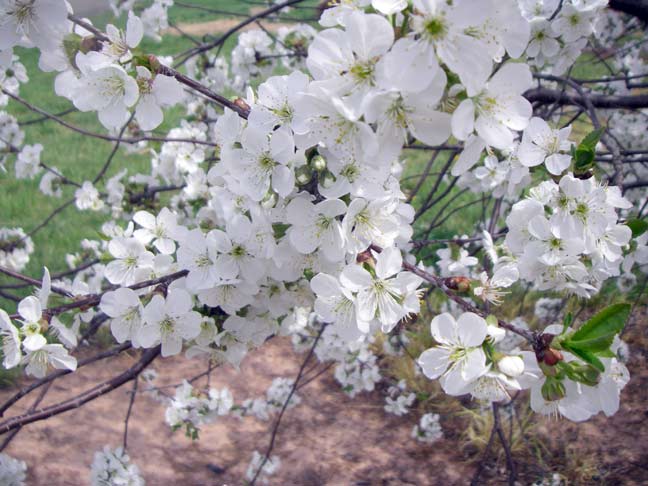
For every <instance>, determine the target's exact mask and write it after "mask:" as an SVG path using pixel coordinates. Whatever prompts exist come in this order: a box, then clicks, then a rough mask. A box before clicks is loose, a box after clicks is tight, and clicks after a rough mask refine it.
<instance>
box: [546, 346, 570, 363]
mask: <svg viewBox="0 0 648 486" xmlns="http://www.w3.org/2000/svg"><path fill="white" fill-rule="evenodd" d="M564 359H565V358H564V356H563V354H562V353H561V352H560V351H558V350H557V349H553V348H549V349H546V350H545V352H544V357H543V361H544V362H545V364H548V365H549V366H554V365H555V364H556V363H558V361H562V360H564Z"/></svg>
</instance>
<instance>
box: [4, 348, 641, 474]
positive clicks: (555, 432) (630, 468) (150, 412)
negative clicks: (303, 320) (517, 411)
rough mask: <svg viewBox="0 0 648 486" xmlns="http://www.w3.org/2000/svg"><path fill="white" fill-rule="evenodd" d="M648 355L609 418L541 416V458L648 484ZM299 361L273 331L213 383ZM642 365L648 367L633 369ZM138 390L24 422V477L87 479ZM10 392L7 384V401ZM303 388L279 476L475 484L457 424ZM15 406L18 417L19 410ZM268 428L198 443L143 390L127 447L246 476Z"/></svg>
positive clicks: (187, 466) (77, 385) (19, 451)
mask: <svg viewBox="0 0 648 486" xmlns="http://www.w3.org/2000/svg"><path fill="white" fill-rule="evenodd" d="M646 357H647V355H646V353H641V352H635V353H634V354H633V358H634V359H633V361H632V363H631V372H632V371H634V372H635V373H634V376H633V379H632V380H631V382H630V384H629V385H628V386H627V387H626V389H625V390H624V392H623V396H622V405H621V410H620V411H619V413H618V414H617V415H615V416H614V417H612V418H611V419H605V418H604V417H601V416H599V417H597V418H595V419H594V420H592V421H590V422H587V423H585V424H580V425H571V424H568V423H567V422H565V421H556V420H545V421H543V422H542V426H541V429H542V430H543V432H544V434H545V435H546V437H547V438H548V439H546V440H547V442H546V443H547V445H548V446H549V447H550V448H551V450H552V451H554V456H555V457H553V458H551V460H550V461H548V463H547V466H545V467H546V468H547V469H548V470H554V471H555V470H558V471H560V467H561V466H565V467H566V466H567V464H568V463H567V462H566V461H567V459H566V458H568V457H569V456H570V454H571V453H572V452H573V450H574V446H577V449H579V450H580V453H579V457H582V458H583V459H582V461H584V464H583V465H582V466H583V467H590V466H591V465H593V466H594V467H595V469H596V471H597V472H596V474H594V475H593V476H592V482H590V481H587V482H586V483H581V484H637V485H638V484H648V471H647V468H648V450H647V449H648V448H647V447H646V446H648V410H647V409H646V398H647V393H646V390H647V389H648V379H647V377H646V375H647V374H646V371H645V370H646V364H647V363H646ZM135 359H136V356H135V355H133V356H122V357H120V358H119V359H117V360H115V362H114V364H113V365H112V366H114V368H113V367H112V366H111V368H108V367H107V366H105V364H104V363H95V364H93V365H89V366H87V367H84V368H82V369H81V370H80V371H79V372H77V373H74V374H73V375H69V376H66V377H64V378H62V379H59V380H57V381H56V382H55V385H54V386H53V387H52V388H51V389H50V391H49V393H48V394H47V396H46V399H45V400H44V402H43V403H44V404H45V405H47V404H49V403H53V402H55V401H58V400H60V399H62V398H63V397H69V396H70V395H71V394H73V393H78V392H80V391H82V390H85V389H87V388H90V387H91V386H92V385H93V384H94V383H96V382H97V381H99V380H104V379H107V378H109V377H110V376H111V375H112V374H116V372H117V370H116V368H120V369H121V368H126V367H127V366H129V364H131V363H132V362H133V361H134V360H135ZM301 359H302V358H301V357H300V356H299V355H297V354H295V353H294V352H293V350H292V347H291V345H290V343H289V342H288V341H287V340H286V339H285V338H284V339H275V340H273V341H272V342H269V343H267V344H266V345H264V347H263V348H262V349H261V350H259V351H257V352H256V353H252V354H250V356H248V357H247V358H246V360H245V361H244V362H243V364H242V366H241V370H240V372H237V371H236V370H234V369H233V368H231V367H222V368H219V369H216V370H215V371H214V372H213V374H212V379H211V385H212V386H214V387H216V388H219V387H222V386H227V387H229V388H230V390H231V391H232V393H233V394H234V398H235V401H237V402H239V403H240V402H241V401H242V400H243V399H245V398H250V397H256V396H259V395H261V394H263V393H264V392H265V390H266V389H267V387H268V386H269V384H270V383H271V381H272V379H273V378H275V377H279V376H282V377H294V376H295V375H296V373H297V370H298V368H299V365H300V364H301ZM320 366H321V365H320ZM152 367H153V368H154V369H155V370H156V371H157V372H158V373H159V378H158V383H159V384H160V385H163V384H171V383H177V382H178V381H179V380H180V379H181V378H182V377H187V376H193V375H196V374H198V373H200V372H201V371H203V370H204V365H203V363H201V362H200V361H197V360H193V361H188V360H186V359H184V358H182V357H174V358H169V359H158V360H157V361H155V362H154V363H153V365H152ZM639 369H641V370H643V372H641V373H637V370H639ZM200 384H201V382H198V385H200ZM202 384H204V382H203V383H202ZM142 386H144V385H142ZM130 390H131V385H130V384H128V385H125V386H124V387H122V388H120V389H118V390H116V391H113V392H112V393H111V394H109V395H106V396H103V397H101V398H99V399H98V400H95V401H94V402H91V403H89V404H87V405H85V406H84V407H82V408H80V409H77V410H73V411H70V412H67V413H65V414H62V415H59V416H57V417H54V418H52V419H49V420H46V421H42V422H36V423H33V424H30V425H28V426H26V427H25V428H24V429H23V430H22V431H21V432H20V433H19V434H18V436H17V437H16V438H15V440H14V441H13V442H12V443H11V445H10V446H9V447H8V449H7V452H8V453H9V454H10V455H12V456H14V457H17V458H20V459H22V460H24V461H26V462H27V464H28V468H29V469H28V484H29V485H37V486H40V485H51V486H59V485H60V486H63V485H66V486H67V485H83V484H88V479H89V471H90V469H89V466H90V464H91V463H92V459H93V455H94V452H95V451H96V450H98V449H100V448H102V447H103V446H104V445H106V444H108V445H111V446H113V447H115V446H117V445H119V444H121V442H122V437H123V425H124V424H123V421H124V417H125V415H126V410H127V407H128V392H129V391H130ZM9 393H10V392H9V391H3V392H2V393H0V400H2V399H4V398H6V397H7V396H8V395H9ZM300 396H301V397H302V399H303V402H302V403H301V404H300V405H299V406H297V407H296V408H293V409H291V410H289V411H288V412H287V413H286V416H285V419H284V421H283V422H282V426H281V429H280V432H279V434H278V437H277V444H276V447H275V450H274V453H275V454H277V455H279V457H280V458H281V462H282V466H281V468H280V470H279V473H278V474H277V475H275V476H273V477H272V479H271V481H270V484H272V485H282V486H293V485H294V486H302V485H304V486H311V485H312V486H315V485H332V486H338V485H349V486H351V485H353V486H373V485H389V486H392V485H454V484H467V483H468V480H467V479H466V478H471V477H472V473H473V471H474V464H473V463H471V462H470V461H469V456H468V454H469V451H468V450H466V448H464V449H463V450H462V448H461V447H460V446H459V443H458V441H457V440H456V438H457V437H458V436H459V434H460V433H461V430H454V431H446V432H447V433H448V432H449V433H448V434H447V435H448V436H449V437H448V438H446V439H443V440H441V441H439V442H437V443H435V444H433V445H425V444H420V443H416V442H414V441H413V440H411V439H410V432H411V429H412V427H413V425H414V423H415V420H416V418H415V417H413V416H411V414H410V416H407V417H404V418H398V417H395V416H393V415H389V414H386V413H385V412H384V411H383V404H384V401H383V397H382V395H381V394H380V392H378V391H376V392H373V393H367V394H363V395H360V396H357V397H356V398H355V399H351V398H348V397H347V396H346V395H344V394H343V393H342V391H341V390H340V387H339V386H338V385H337V384H336V382H335V380H334V378H333V376H332V371H331V370H328V371H327V372H326V373H324V374H322V376H321V377H320V378H318V379H317V380H315V381H313V382H311V383H310V384H309V385H308V386H307V387H306V388H304V389H302V390H301V391H300ZM31 400H32V399H31V398H30V399H29V400H28V401H26V403H24V404H23V407H24V408H26V407H28V406H29V404H30V402H31ZM18 408H19V407H16V409H12V411H11V415H13V413H18V412H19V411H21V410H18ZM24 408H23V409H24ZM270 428H271V422H262V421H259V420H256V419H254V418H251V417H249V418H245V419H242V420H241V419H237V418H234V417H228V418H225V419H222V420H221V421H219V422H216V423H214V424H211V425H207V426H205V427H204V428H203V429H202V431H201V436H200V440H198V441H196V442H192V441H191V440H190V439H187V438H186V437H185V436H184V433H183V432H182V431H178V432H175V433H172V432H171V430H170V429H169V427H168V426H167V425H166V424H165V423H164V407H163V406H162V405H161V404H160V403H158V402H156V401H155V400H154V399H152V398H151V397H150V396H147V395H138V397H137V400H136V401H135V404H134V409H133V413H132V417H131V420H130V425H129V434H128V453H129V454H130V456H131V457H132V459H133V461H134V462H135V463H136V464H137V465H138V466H139V467H140V470H141V472H142V475H143V477H144V478H145V479H146V481H147V484H148V485H155V486H157V485H176V484H179V485H214V486H217V485H218V486H223V485H228V486H232V485H241V484H244V476H245V471H246V469H247V466H248V463H249V461H250V458H251V456H252V452H253V451H254V450H259V451H264V450H265V448H266V446H267V444H268V440H269V430H270ZM588 461H589V462H588ZM589 463H591V465H590V464H589ZM502 467H503V464H502V465H501V466H500V467H499V469H498V470H494V469H492V468H490V467H489V468H487V469H486V471H485V475H484V477H485V478H486V480H487V481H488V483H489V484H502V483H501V482H498V481H493V480H488V478H489V477H494V476H498V475H499V478H500V480H501V478H505V474H502V473H503V472H504V470H503V469H502ZM519 467H520V472H521V476H520V483H519V484H530V483H531V482H532V480H531V479H528V481H527V479H525V478H532V477H534V476H533V475H532V474H531V473H530V472H529V471H531V472H532V470H531V469H528V468H527V469H525V466H524V465H523V464H520V465H519ZM569 467H574V463H573V462H572V463H569ZM547 469H546V470H547ZM498 473H499V474H498ZM535 477H537V475H536V476H535Z"/></svg>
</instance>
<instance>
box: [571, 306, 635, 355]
mask: <svg viewBox="0 0 648 486" xmlns="http://www.w3.org/2000/svg"><path fill="white" fill-rule="evenodd" d="M630 309H631V306H630V304H614V305H611V306H609V307H606V308H605V309H603V310H602V311H601V312H599V313H598V314H596V315H595V316H594V317H592V318H591V319H590V320H589V321H587V322H586V323H585V324H583V326H582V327H581V328H580V329H578V331H576V332H575V333H574V334H572V335H571V336H569V337H568V338H567V339H566V340H564V341H563V346H565V347H571V348H578V349H582V350H587V351H591V352H601V351H606V350H608V349H609V348H610V346H611V345H612V340H613V339H614V336H615V335H616V334H618V333H620V332H621V330H622V329H623V326H625V322H626V320H627V319H628V316H629V315H630Z"/></svg>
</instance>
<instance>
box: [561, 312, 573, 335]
mask: <svg viewBox="0 0 648 486" xmlns="http://www.w3.org/2000/svg"><path fill="white" fill-rule="evenodd" d="M573 321H574V316H573V314H572V313H571V312H568V313H567V314H565V318H564V319H563V330H562V332H563V334H564V333H565V332H566V331H567V329H568V328H569V326H571V323H572V322H573Z"/></svg>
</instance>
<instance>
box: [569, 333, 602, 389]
mask: <svg viewBox="0 0 648 486" xmlns="http://www.w3.org/2000/svg"><path fill="white" fill-rule="evenodd" d="M563 348H565V349H566V350H567V351H569V352H571V353H574V354H575V355H576V356H578V357H579V358H580V359H582V360H583V361H585V362H586V363H589V364H591V365H592V366H593V367H594V368H596V369H597V370H599V371H600V372H601V373H603V372H604V371H605V366H603V363H602V362H601V360H600V359H598V358H597V357H596V355H595V354H594V353H592V352H591V351H588V350H587V349H582V348H579V347H574V346H571V345H570V344H569V343H567V342H564V343H563ZM570 378H571V376H570ZM579 381H580V380H579Z"/></svg>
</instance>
